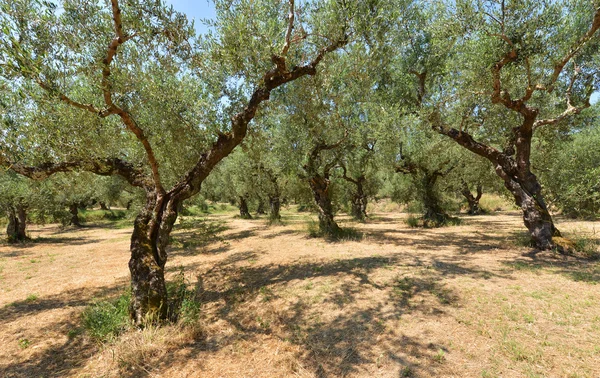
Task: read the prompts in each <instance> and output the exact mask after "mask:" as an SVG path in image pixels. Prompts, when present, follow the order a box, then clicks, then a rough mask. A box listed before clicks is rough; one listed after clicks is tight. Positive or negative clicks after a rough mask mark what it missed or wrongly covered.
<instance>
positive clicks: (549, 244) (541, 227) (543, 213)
mask: <svg viewBox="0 0 600 378" xmlns="http://www.w3.org/2000/svg"><path fill="white" fill-rule="evenodd" d="M496 172H497V173H498V175H499V176H500V177H502V179H503V180H504V186H506V188H507V189H508V190H509V191H510V192H511V193H512V195H513V197H514V198H515V202H516V203H517V205H518V206H519V207H521V211H522V212H523V222H524V223H525V227H527V229H528V230H529V234H530V235H531V239H532V242H533V244H534V245H535V246H536V247H537V248H539V249H541V250H547V249H553V248H555V247H556V245H555V243H554V242H553V240H552V237H554V236H561V235H560V232H559V231H558V229H557V228H556V227H555V226H554V222H553V221H552V216H551V215H550V212H549V211H548V207H547V206H546V202H545V201H544V197H543V195H542V186H541V185H540V183H539V182H538V180H537V177H536V176H535V175H534V174H533V173H529V174H527V175H526V176H525V180H520V179H518V178H516V177H511V176H509V175H507V174H506V173H505V172H504V170H502V168H500V167H497V168H496Z"/></svg>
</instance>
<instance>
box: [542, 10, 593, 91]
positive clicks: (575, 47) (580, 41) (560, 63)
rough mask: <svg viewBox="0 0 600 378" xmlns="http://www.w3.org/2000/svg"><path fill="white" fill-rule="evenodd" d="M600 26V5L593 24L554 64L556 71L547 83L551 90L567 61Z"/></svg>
mask: <svg viewBox="0 0 600 378" xmlns="http://www.w3.org/2000/svg"><path fill="white" fill-rule="evenodd" d="M599 28H600V7H598V8H597V9H596V13H594V18H593V19H592V24H591V25H590V28H589V29H588V31H587V32H586V33H585V34H584V35H582V36H581V37H580V38H579V39H578V40H577V42H576V43H575V45H573V47H571V49H570V50H569V52H567V54H566V55H565V56H564V57H563V58H562V59H561V60H559V61H558V62H556V64H554V72H553V73H552V76H551V77H550V80H549V82H548V84H547V87H548V91H549V92H552V90H553V89H554V84H555V83H556V81H557V80H558V77H559V76H560V74H561V72H562V70H563V69H564V68H565V66H566V65H567V63H569V61H570V60H571V59H573V57H574V56H575V55H576V54H577V53H578V52H579V51H580V50H581V48H582V47H583V46H584V45H585V44H586V43H587V42H588V41H589V40H590V39H591V38H592V37H593V36H594V34H595V33H596V31H598V29H599Z"/></svg>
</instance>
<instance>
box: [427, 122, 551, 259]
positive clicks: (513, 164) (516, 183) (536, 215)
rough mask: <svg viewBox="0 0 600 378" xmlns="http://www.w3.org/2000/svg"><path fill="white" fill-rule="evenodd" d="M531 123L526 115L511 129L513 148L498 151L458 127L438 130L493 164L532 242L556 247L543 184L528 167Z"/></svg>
mask: <svg viewBox="0 0 600 378" xmlns="http://www.w3.org/2000/svg"><path fill="white" fill-rule="evenodd" d="M532 123H533V120H532V119H526V120H525V122H524V125H522V126H521V127H519V128H515V129H514V132H515V135H516V141H515V145H516V151H515V150H514V149H513V148H512V147H511V148H508V149H507V150H506V151H499V150H497V149H495V148H493V147H490V146H487V145H484V144H482V143H479V142H477V141H475V139H473V137H472V136H471V135H470V134H468V133H466V132H463V131H459V130H457V129H453V128H444V127H442V128H438V131H439V132H441V133H443V134H445V135H448V136H449V137H450V138H452V139H454V141H456V142H457V143H458V144H460V145H461V146H463V147H465V148H467V149H469V150H470V151H472V152H474V153H476V154H478V155H480V156H483V157H485V158H486V159H488V160H489V161H491V162H492V164H494V168H495V171H496V174H497V175H498V176H499V177H500V178H502V180H503V181H504V186H505V187H506V188H507V189H508V190H509V191H510V192H511V193H512V195H513V197H514V198H515V202H516V204H517V205H518V206H519V207H521V211H522V212H523V222H524V223H525V227H527V229H528V230H529V234H530V235H531V239H532V243H533V244H534V245H535V247H536V248H538V249H541V250H547V249H553V248H555V247H556V244H555V243H554V241H553V240H552V237H553V236H560V232H559V231H558V229H557V228H556V227H555V226H554V222H553V220H552V216H551V215H550V212H549V211H548V207H547V206H546V202H545V201H544V197H543V195H542V186H541V185H540V183H539V181H538V179H537V177H536V176H535V175H534V174H533V173H532V172H531V169H530V168H531V164H530V161H529V154H530V151H531V139H532V128H531V125H532Z"/></svg>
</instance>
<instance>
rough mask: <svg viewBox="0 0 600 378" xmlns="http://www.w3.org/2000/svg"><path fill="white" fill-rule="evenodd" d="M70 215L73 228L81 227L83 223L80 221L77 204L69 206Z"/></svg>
mask: <svg viewBox="0 0 600 378" xmlns="http://www.w3.org/2000/svg"><path fill="white" fill-rule="evenodd" d="M69 213H70V214H71V220H70V221H69V224H70V225H72V226H77V227H81V222H80V221H79V206H78V204H76V203H72V204H70V205H69Z"/></svg>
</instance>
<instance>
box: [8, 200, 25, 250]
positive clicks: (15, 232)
mask: <svg viewBox="0 0 600 378" xmlns="http://www.w3.org/2000/svg"><path fill="white" fill-rule="evenodd" d="M7 217H8V225H7V227H6V235H7V236H8V242H9V243H16V242H20V241H24V240H26V239H27V233H26V227H27V214H26V212H25V207H24V206H23V205H17V206H15V207H13V206H9V207H8V211H7Z"/></svg>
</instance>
